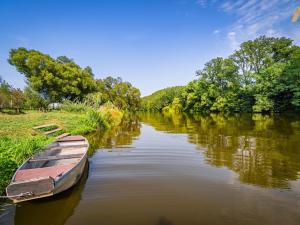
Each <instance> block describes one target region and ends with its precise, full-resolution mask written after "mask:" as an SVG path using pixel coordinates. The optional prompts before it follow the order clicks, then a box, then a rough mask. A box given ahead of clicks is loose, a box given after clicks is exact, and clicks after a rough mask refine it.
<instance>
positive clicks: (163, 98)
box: [141, 86, 184, 111]
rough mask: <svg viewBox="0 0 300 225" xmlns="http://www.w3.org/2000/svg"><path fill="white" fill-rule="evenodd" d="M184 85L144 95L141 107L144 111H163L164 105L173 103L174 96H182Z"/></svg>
mask: <svg viewBox="0 0 300 225" xmlns="http://www.w3.org/2000/svg"><path fill="white" fill-rule="evenodd" d="M183 89H184V87H183V86H175V87H168V88H164V89H162V90H159V91H156V92H154V93H153V94H151V95H149V96H146V97H143V98H142V103H141V109H142V110H144V111H161V110H162V109H163V108H164V107H166V106H168V105H170V104H172V102H173V99H174V98H176V97H177V98H180V96H181V94H182V92H183Z"/></svg>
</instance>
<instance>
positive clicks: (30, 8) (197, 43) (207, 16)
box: [0, 0, 300, 95]
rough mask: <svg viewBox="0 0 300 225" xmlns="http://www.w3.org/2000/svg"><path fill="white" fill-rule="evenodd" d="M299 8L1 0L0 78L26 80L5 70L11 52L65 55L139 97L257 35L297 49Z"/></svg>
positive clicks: (156, 0) (187, 76)
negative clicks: (287, 42)
mask: <svg viewBox="0 0 300 225" xmlns="http://www.w3.org/2000/svg"><path fill="white" fill-rule="evenodd" d="M297 5H300V1H293V0H291V1H287V0H261V1H259V0H237V1H232V0H224V1H221V0H219V1H218V0H212V1H205V0H174V1H172V0H148V1H146V0H122V1H121V0H119V1H117V0H102V1H101V0H98V1H96V0H82V1H79V0H41V1H39V0H26V1H24V0H22V1H21V0H20V1H16V0H0V75H1V76H2V77H3V78H4V79H5V80H6V81H8V82H9V83H10V84H12V85H13V86H15V87H19V88H23V87H24V86H25V82H24V76H23V75H22V74H19V73H18V72H17V71H16V70H15V69H14V68H13V67H12V66H10V65H9V64H8V63H7V58H8V53H9V50H10V49H11V48H18V47H26V48H30V49H31V48H32V49H37V50H39V51H41V52H44V53H47V54H49V55H51V56H52V57H57V56H60V55H66V56H68V57H70V58H73V59H74V60H75V62H77V63H78V64H79V65H80V66H82V67H85V66H91V67H92V68H93V71H94V73H95V74H96V78H103V77H106V76H108V75H111V76H115V77H117V76H120V77H122V78H123V79H124V80H126V81H129V82H131V83H132V84H133V85H135V86H136V87H138V88H140V89H141V92H142V95H148V94H150V93H152V92H153V91H155V90H158V89H161V88H164V87H167V86H174V85H185V84H186V83H188V82H189V81H191V80H192V79H195V71H196V70H197V69H201V68H202V67H203V65H204V63H205V62H207V61H208V60H210V59H211V58H213V57H217V56H224V57H226V56H228V55H229V54H230V53H232V51H233V50H234V49H236V48H238V46H239V44H240V43H241V42H243V41H245V40H248V39H253V38H255V37H257V36H259V35H262V34H264V35H269V36H286V37H290V38H292V39H294V40H295V43H297V44H300V22H299V21H298V22H296V23H291V16H292V14H293V11H294V10H295V9H296V6H297Z"/></svg>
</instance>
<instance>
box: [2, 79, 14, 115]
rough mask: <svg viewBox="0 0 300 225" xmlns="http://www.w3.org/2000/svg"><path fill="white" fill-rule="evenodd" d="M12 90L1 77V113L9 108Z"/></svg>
mask: <svg viewBox="0 0 300 225" xmlns="http://www.w3.org/2000/svg"><path fill="white" fill-rule="evenodd" d="M10 89H11V87H10V85H9V84H8V83H6V82H5V80H3V79H2V78H1V77H0V111H2V109H4V108H6V107H8V106H9V102H10Z"/></svg>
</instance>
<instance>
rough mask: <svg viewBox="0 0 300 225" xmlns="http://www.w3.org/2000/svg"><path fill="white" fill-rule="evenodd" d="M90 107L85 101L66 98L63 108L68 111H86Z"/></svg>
mask: <svg viewBox="0 0 300 225" xmlns="http://www.w3.org/2000/svg"><path fill="white" fill-rule="evenodd" d="M89 108H90V107H89V106H87V105H86V104H85V102H80V101H70V100H65V101H64V102H63V103H62V104H61V109H62V110H64V111H66V112H86V111H87V110H88V109H89Z"/></svg>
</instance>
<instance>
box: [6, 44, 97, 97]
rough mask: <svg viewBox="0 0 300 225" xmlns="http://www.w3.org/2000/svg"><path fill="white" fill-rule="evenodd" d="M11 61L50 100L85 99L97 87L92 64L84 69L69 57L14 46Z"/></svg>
mask: <svg viewBox="0 0 300 225" xmlns="http://www.w3.org/2000/svg"><path fill="white" fill-rule="evenodd" d="M8 62H9V63H10V64H11V65H13V66H15V67H16V68H17V70H18V71H19V72H20V73H22V74H24V75H25V77H26V78H27V80H28V82H29V83H30V86H31V87H32V89H33V90H35V91H37V92H38V93H40V94H41V95H42V96H44V97H45V98H47V99H49V100H50V101H60V100H62V99H70V100H74V99H77V98H79V99H82V98H83V96H84V95H86V94H88V93H90V92H91V91H93V90H94V88H95V87H94V81H93V74H92V73H91V69H90V67H87V68H84V69H82V68H81V67H80V66H78V65H77V64H76V63H75V62H74V61H73V60H70V59H68V58H67V57H65V56H64V57H58V58H57V59H53V58H51V57H50V56H49V55H46V54H43V53H41V52H39V51H36V50H32V49H31V50H27V49H25V48H18V49H12V50H11V51H10V54H9V59H8Z"/></svg>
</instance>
